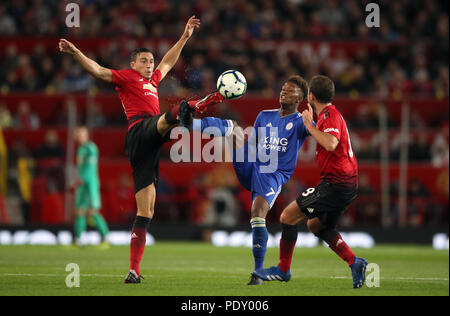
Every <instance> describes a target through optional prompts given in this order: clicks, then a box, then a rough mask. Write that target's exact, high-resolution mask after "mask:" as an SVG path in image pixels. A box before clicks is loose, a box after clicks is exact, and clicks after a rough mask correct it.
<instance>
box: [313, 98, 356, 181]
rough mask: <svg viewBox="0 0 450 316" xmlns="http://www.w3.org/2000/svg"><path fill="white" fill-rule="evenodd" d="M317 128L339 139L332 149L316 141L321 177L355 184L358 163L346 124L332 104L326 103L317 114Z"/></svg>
mask: <svg viewBox="0 0 450 316" xmlns="http://www.w3.org/2000/svg"><path fill="white" fill-rule="evenodd" d="M317 128H318V129H319V130H320V131H321V132H324V133H329V134H331V135H334V136H335V137H336V138H337V139H338V140H339V144H338V145H337V147H336V149H335V150H334V151H327V150H326V149H325V148H323V147H322V146H321V145H320V144H319V143H317V151H316V156H317V164H318V165H319V169H320V177H321V179H323V180H326V181H328V182H330V183H335V184H346V185H351V186H354V185H357V184H358V163H357V162H356V157H355V154H354V153H353V150H352V145H351V142H350V136H349V133H348V129H347V124H346V123H345V120H344V118H343V117H342V115H341V113H339V111H338V110H336V107H335V106H334V105H331V104H330V105H328V106H327V107H326V108H325V109H323V110H322V112H321V113H320V114H319V116H318V121H317Z"/></svg>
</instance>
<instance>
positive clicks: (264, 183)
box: [233, 146, 289, 208]
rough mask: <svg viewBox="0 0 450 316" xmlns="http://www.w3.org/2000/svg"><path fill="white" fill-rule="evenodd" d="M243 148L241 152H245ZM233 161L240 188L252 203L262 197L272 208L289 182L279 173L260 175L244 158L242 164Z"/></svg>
mask: <svg viewBox="0 0 450 316" xmlns="http://www.w3.org/2000/svg"><path fill="white" fill-rule="evenodd" d="M246 147H247V146H245V147H244V148H243V149H242V150H246ZM235 160H236V159H233V166H234V170H235V172H236V176H237V178H238V179H239V182H240V183H241V184H242V186H243V187H244V188H245V189H247V190H248V191H250V192H251V194H252V201H254V200H255V199H256V197H257V196H258V195H259V196H262V197H263V198H264V199H265V200H266V201H267V203H268V204H269V207H270V208H272V206H273V204H274V203H275V200H276V199H277V197H278V195H279V194H280V192H281V189H282V187H283V185H284V184H285V183H286V182H287V181H288V180H289V177H286V176H285V175H284V174H282V173H281V172H278V171H276V172H273V173H261V172H260V170H259V166H258V165H257V163H256V162H249V161H248V157H245V159H244V161H243V162H236V161H235Z"/></svg>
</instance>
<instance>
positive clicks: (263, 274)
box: [253, 266, 291, 282]
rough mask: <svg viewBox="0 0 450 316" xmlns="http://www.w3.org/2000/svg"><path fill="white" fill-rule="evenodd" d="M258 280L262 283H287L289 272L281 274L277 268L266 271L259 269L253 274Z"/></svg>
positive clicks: (289, 276) (289, 277)
mask: <svg viewBox="0 0 450 316" xmlns="http://www.w3.org/2000/svg"><path fill="white" fill-rule="evenodd" d="M253 274H255V275H256V276H257V277H258V278H260V279H263V280H264V281H280V282H287V281H289V280H290V279H291V271H290V270H289V271H288V272H283V271H281V269H280V268H279V267H277V266H275V267H270V268H268V269H259V270H256V271H255V272H253Z"/></svg>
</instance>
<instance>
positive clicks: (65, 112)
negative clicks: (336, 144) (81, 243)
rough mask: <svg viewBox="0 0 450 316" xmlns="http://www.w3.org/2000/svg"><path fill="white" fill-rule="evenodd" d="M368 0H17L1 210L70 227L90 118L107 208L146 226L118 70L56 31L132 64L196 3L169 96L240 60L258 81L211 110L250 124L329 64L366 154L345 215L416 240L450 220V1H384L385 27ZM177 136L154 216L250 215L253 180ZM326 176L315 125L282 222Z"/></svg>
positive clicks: (9, 18)
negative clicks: (67, 50) (84, 65)
mask: <svg viewBox="0 0 450 316" xmlns="http://www.w3.org/2000/svg"><path fill="white" fill-rule="evenodd" d="M69 2H74V3H77V4H79V7H80V27H79V28H68V27H67V26H66V24H65V20H66V16H67V15H68V14H69V13H68V12H66V11H65V8H66V5H67V4H68V3H69ZM369 2H370V1H356V0H346V1H310V0H280V1H278V0H277V1H271V0H254V1H244V0H227V1H207V0H191V1H174V0H172V1H163V0H152V1H138V0H132V1H113V0H110V1H108V0H97V1H96V0H91V1H89V0H85V1H59V0H49V1H41V0H33V1H25V0H14V1H2V2H1V3H0V225H2V227H3V228H4V229H9V228H11V227H12V228H11V229H14V230H17V229H20V228H27V227H33V228H36V227H66V228H70V225H71V223H72V211H73V210H72V205H73V192H72V191H71V190H70V186H71V185H72V184H73V183H74V174H73V170H74V162H75V160H74V153H75V151H76V145H75V144H74V143H73V139H72V137H71V133H70V131H71V128H73V126H75V125H76V124H87V125H88V126H89V128H90V129H91V132H92V136H93V140H94V141H95V142H96V143H97V145H98V146H99V150H100V176H101V189H102V210H101V212H102V214H103V215H104V217H105V218H106V220H107V221H108V223H109V224H110V225H111V226H112V227H113V228H114V227H121V228H123V229H129V228H130V227H131V221H132V220H133V219H134V216H135V212H136V206H135V201H134V191H133V181H132V177H131V169H130V167H129V165H128V161H127V158H126V156H125V154H124V150H123V144H124V138H125V134H126V130H127V122H126V119H125V115H124V113H123V109H122V105H121V103H120V100H119V98H118V96H117V94H116V93H115V91H114V87H113V86H111V85H107V84H104V83H101V82H99V81H95V80H93V78H92V77H90V76H89V75H88V74H87V73H86V72H85V71H83V70H82V69H81V68H80V66H78V65H77V64H76V63H75V62H74V61H73V59H72V58H71V57H70V56H67V55H62V54H60V53H59V52H58V49H57V48H58V46H57V43H58V40H59V38H62V37H64V38H67V39H69V40H71V41H73V42H74V44H75V45H77V46H78V47H79V48H80V49H81V50H82V51H83V52H84V53H85V54H87V55H88V56H89V57H91V58H93V59H95V60H96V61H97V62H98V63H99V64H101V65H102V66H105V67H110V68H113V69H123V68H128V67H129V66H128V59H129V54H130V52H131V51H132V50H133V49H134V48H137V47H147V48H149V49H151V50H152V51H153V53H154V55H155V57H156V58H157V60H160V59H161V58H162V56H163V55H164V53H165V52H166V51H167V50H168V49H169V48H170V46H171V45H172V44H173V43H175V41H176V40H177V39H178V37H179V36H180V35H181V33H182V31H183V29H184V26H185V23H186V21H187V20H188V18H189V17H190V16H191V15H196V16H197V17H199V18H200V19H201V22H202V25H201V28H200V29H199V30H196V31H195V33H194V35H193V37H192V38H191V39H190V40H189V42H188V44H187V46H186V47H185V49H184V50H183V52H182V56H181V57H180V59H179V61H178V63H177V65H176V66H175V68H174V69H173V70H172V71H171V72H170V74H169V76H168V77H167V78H166V79H165V80H164V81H163V82H162V83H161V85H160V89H159V93H160V103H161V111H162V112H164V111H165V110H167V109H168V108H169V107H170V106H172V105H174V104H176V103H178V102H179V101H180V100H182V99H183V98H193V97H196V96H200V95H202V94H205V93H209V92H210V91H212V90H214V89H215V82H216V80H217V77H218V75H219V74H220V73H221V72H223V71H225V70H227V69H236V70H239V71H241V72H242V73H243V74H244V75H245V77H246V78H247V82H248V93H247V94H246V95H245V96H244V97H243V98H242V99H240V100H236V101H230V102H225V103H223V104H221V105H219V106H217V107H214V108H213V109H211V110H210V111H209V112H208V113H207V115H208V116H219V117H222V118H230V119H234V120H237V121H238V122H239V123H240V124H241V125H242V126H251V125H252V124H253V122H254V119H255V118H256V116H257V114H258V112H259V111H261V110H263V109H272V108H277V107H278V106H279V103H278V94H279V91H280V88H281V86H282V84H283V83H284V80H285V79H286V78H287V77H288V76H290V75H292V74H299V75H301V76H303V77H305V78H306V79H308V80H309V79H310V78H311V77H312V76H313V75H316V74H324V75H327V76H330V77H331V78H332V79H333V80H334V82H335V84H336V90H337V96H336V98H335V102H334V104H335V105H336V106H337V108H338V109H339V110H340V111H341V112H342V114H343V116H344V118H345V119H346V121H347V123H348V127H349V130H350V133H351V140H352V146H353V150H354V152H355V154H356V157H357V159H358V163H359V168H360V169H359V171H360V179H359V180H360V194H359V198H358V200H357V201H356V202H355V203H354V204H353V205H352V206H351V207H350V208H349V210H348V212H347V213H346V215H345V216H344V217H343V218H342V220H341V222H340V224H339V228H340V229H343V230H349V231H352V230H357V231H361V230H362V231H364V230H368V229H376V230H378V231H386V232H390V233H392V232H395V231H398V232H399V233H398V234H403V236H402V238H403V239H404V240H407V239H408V238H409V237H410V238H411V239H413V238H416V239H417V238H418V237H417V236H422V235H421V232H430V231H431V232H433V233H437V232H448V206H449V205H448V204H449V174H448V172H449V171H448V166H449V135H448V134H449V125H448V123H449V112H448V109H449V104H448V89H449V73H448V69H449V65H448V54H449V52H448V47H449V45H448V43H449V42H448V13H447V12H448V3H447V2H446V1H432V0H399V1H376V3H377V4H379V7H380V27H379V28H369V27H367V25H366V23H365V22H366V17H367V15H368V14H369V12H365V8H366V5H367V4H368V3H369ZM374 2H375V1H374ZM304 106H305V104H302V106H301V107H300V108H299V110H300V111H301V110H303V108H304ZM172 144H173V142H172V143H169V144H166V146H165V147H164V150H163V154H162V158H161V170H160V175H161V183H160V187H159V191H158V198H157V203H156V208H155V210H156V211H155V218H154V221H153V222H154V223H160V224H161V225H162V224H164V225H165V224H167V225H179V226H177V227H203V228H204V227H216V226H217V227H223V228H227V229H230V230H233V229H235V228H238V227H241V226H242V227H247V226H248V227H249V224H248V222H249V219H250V206H251V200H250V194H249V193H248V192H246V191H245V190H244V189H243V187H242V186H240V185H239V183H238V182H237V179H236V177H235V175H234V171H233V168H232V165H231V164H230V163H178V164H175V163H173V162H171V161H170V156H169V152H170V146H171V145H172ZM318 180H319V178H318V170H317V167H316V162H315V143H314V141H313V140H311V139H309V140H308V141H307V142H306V143H305V145H304V147H303V148H302V150H301V152H300V155H299V163H298V164H297V169H296V172H295V174H294V176H293V177H292V179H291V181H290V182H289V183H288V184H287V185H286V186H285V187H284V188H283V191H282V193H281V195H280V196H279V198H278V200H277V202H276V203H275V205H274V207H273V209H272V210H271V211H270V213H269V215H268V217H267V220H268V222H269V223H270V224H273V227H277V226H276V224H277V223H278V222H279V221H278V218H279V215H280V214H281V211H282V210H283V208H284V207H285V206H286V205H287V204H288V203H289V202H291V201H292V200H294V199H295V198H296V196H297V195H298V194H299V193H301V192H302V191H303V190H304V189H305V188H308V187H310V186H315V185H316V184H317V183H318ZM180 224H182V225H180ZM186 224H190V225H186ZM155 226H158V225H157V224H155ZM398 228H403V229H404V230H397V229H398ZM410 228H415V229H412V230H408V229H410ZM174 231H175V229H174ZM176 231H177V232H179V230H178V229H177V230H176ZM405 231H406V232H409V234H410V235H409V237H408V235H406V236H405V235H404V234H405ZM394 235H395V233H394ZM180 236H183V235H182V234H181V235H180ZM202 236H203V238H209V237H208V234H203V235H202ZM386 236H387V235H386ZM389 236H390V235H389ZM441 237H442V236H441ZM180 238H183V237H180ZM185 238H201V237H199V236H197V235H195V236H194V237H192V236H191V235H190V236H188V237H185ZM386 238H387V237H386ZM419 238H421V237H419ZM424 238H426V237H424ZM443 238H444V245H445V238H446V237H445V235H444V237H443ZM398 239H399V237H398V236H397V237H395V236H394V237H392V239H389V240H387V241H390V240H391V241H398ZM420 241H422V242H423V241H424V240H419V242H420ZM426 242H428V240H427V241H426ZM446 243H447V247H448V237H447V239H446Z"/></svg>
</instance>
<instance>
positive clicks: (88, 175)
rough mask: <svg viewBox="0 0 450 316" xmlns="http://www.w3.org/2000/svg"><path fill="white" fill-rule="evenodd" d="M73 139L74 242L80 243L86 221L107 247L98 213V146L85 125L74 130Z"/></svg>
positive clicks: (106, 230)
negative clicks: (75, 182) (75, 186)
mask: <svg viewBox="0 0 450 316" xmlns="http://www.w3.org/2000/svg"><path fill="white" fill-rule="evenodd" d="M75 139H76V141H77V142H78V143H79V145H80V146H79V148H78V151H77V169H78V179H79V180H78V181H77V182H78V183H77V190H76V193H75V221H74V235H75V244H76V245H78V246H80V245H81V235H82V234H83V232H84V231H86V227H87V222H86V218H88V222H89V223H90V224H92V226H95V227H96V228H97V230H98V231H99V232H100V234H101V236H102V246H103V247H105V248H107V247H108V246H109V244H108V243H107V241H106V236H107V235H108V232H109V229H108V225H107V224H106V221H105V219H104V218H103V216H102V215H101V214H100V212H99V211H100V208H101V199H100V180H99V176H98V148H97V145H95V143H94V142H92V141H91V140H90V139H89V131H88V129H87V128H86V127H78V128H77V129H76V130H75Z"/></svg>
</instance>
